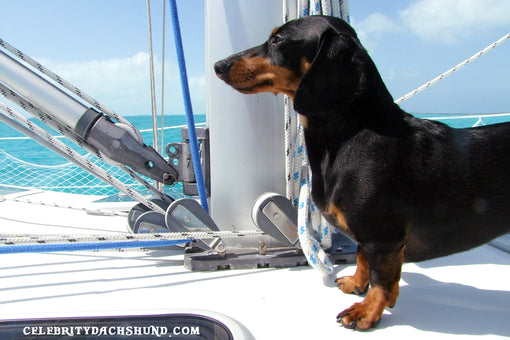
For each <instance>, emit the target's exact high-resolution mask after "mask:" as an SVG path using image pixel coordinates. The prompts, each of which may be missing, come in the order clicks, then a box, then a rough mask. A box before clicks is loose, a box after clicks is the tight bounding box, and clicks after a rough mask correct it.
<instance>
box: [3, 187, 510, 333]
mask: <svg viewBox="0 0 510 340" xmlns="http://www.w3.org/2000/svg"><path fill="white" fill-rule="evenodd" d="M31 196H32V197H31V199H32V200H41V201H43V200H44V201H46V202H60V203H64V204H66V203H67V204H69V203H70V202H72V203H73V205H80V204H81V205H83V206H87V207H90V206H94V204H93V203H91V202H90V197H86V196H76V195H68V194H48V193H44V194H33V195H31ZM7 197H8V196H7ZM125 225H126V218H125V217H122V216H97V215H91V214H87V213H86V212H85V211H80V210H69V209H63V208H56V207H48V206H40V205H34V204H26V203H19V202H13V201H10V200H4V201H0V228H1V229H0V233H1V234H7V233H16V234H26V233H49V234H56V233H73V234H78V233H90V234H97V233H108V232H126V226H125ZM0 258H1V261H0V319H1V320H8V319H27V318H45V317H78V316H106V315H117V316H123V315H135V314H136V315H141V314H163V313H169V312H172V311H173V310H176V309H179V310H183V309H185V310H196V309H203V310H209V311H214V312H217V313H221V314H224V315H227V316H229V317H231V318H233V319H235V320H237V321H238V322H239V323H241V324H242V325H244V326H245V327H246V328H247V329H248V330H249V331H250V332H251V333H252V334H253V336H254V337H255V338H256V339H262V340H272V339H275V340H278V339H341V338H348V339H357V338H363V339H367V338H370V337H372V336H375V337H376V338H377V339H387V338H390V337H392V338H393V337H403V336H405V337H406V338H408V339H417V338H420V339H422V338H423V339H434V340H436V339H443V338H448V339H463V340H464V339H468V338H477V339H478V338H483V339H495V338H506V337H508V336H510V284H509V282H510V279H509V278H510V254H507V253H505V252H502V251H500V250H498V249H496V248H494V247H492V246H489V245H485V246H482V247H479V248H477V249H474V250H471V251H469V252H465V253H461V254H457V255H453V256H450V257H446V258H441V259H436V260H432V261H427V262H422V263H416V264H405V265H404V267H403V273H402V280H401V292H400V297H399V299H398V301H397V305H396V307H395V308H393V309H389V310H387V311H385V315H384V317H383V319H382V321H381V323H380V324H379V325H378V327H377V328H376V329H375V330H374V331H370V332H356V331H352V330H348V329H345V328H343V327H341V326H339V325H338V324H337V323H336V322H335V317H336V315H337V314H338V313H339V312H341V311H342V310H343V309H345V308H347V307H349V306H350V305H351V304H352V303H354V302H358V301H360V300H361V299H362V298H361V297H358V296H351V295H345V294H343V293H341V292H340V291H339V290H338V289H337V288H336V287H334V283H333V281H332V279H331V280H326V281H324V282H323V280H322V279H321V277H320V276H319V274H318V273H317V272H315V271H314V270H313V269H311V268H308V267H298V268H290V269H256V270H226V271H217V272H190V271H188V270H186V269H185V268H184V267H183V266H182V263H183V256H182V252H177V251H170V250H145V251H142V250H136V251H134V250H128V251H123V252H122V251H116V250H112V251H100V252H68V253H63V252H60V253H39V254H29V253H27V254H4V255H0ZM354 269H355V267H354V266H353V265H347V266H346V265H340V266H337V268H336V273H335V275H336V276H343V275H350V274H352V273H353V272H354Z"/></svg>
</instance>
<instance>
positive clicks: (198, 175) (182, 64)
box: [168, 0, 209, 212]
mask: <svg viewBox="0 0 510 340" xmlns="http://www.w3.org/2000/svg"><path fill="white" fill-rule="evenodd" d="M168 1H169V3H170V14H171V17H172V25H173V29H174V40H175V49H176V52H177V61H178V64H179V71H180V74H181V90H182V96H183V99H184V108H185V111H186V122H187V124H188V134H189V142H190V143H189V144H190V149H191V156H192V160H193V170H194V171H195V180H196V182H197V188H198V196H199V198H200V203H201V205H202V207H203V208H204V209H205V211H207V212H209V204H208V202H207V190H206V188H205V181H204V174H203V172H202V166H201V162H200V151H199V149H198V141H197V134H196V131H195V121H194V118H193V107H192V105H191V97H190V91H189V84H188V75H187V73H186V61H185V59H184V47H183V45H182V39H181V28H180V25H179V14H178V12H177V4H176V2H175V0H168Z"/></svg>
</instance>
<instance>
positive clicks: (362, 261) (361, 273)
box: [335, 247, 369, 295]
mask: <svg viewBox="0 0 510 340" xmlns="http://www.w3.org/2000/svg"><path fill="white" fill-rule="evenodd" d="M356 263H357V267H356V272H355V273H354V275H353V276H344V277H341V278H338V279H336V281H335V282H336V285H337V286H338V288H339V289H340V290H341V291H342V292H344V293H346V294H357V295H360V294H363V293H365V292H366V290H367V288H368V279H369V270H368V268H369V267H368V259H367V256H366V254H365V252H364V251H363V250H362V249H361V247H359V248H358V255H357V257H356Z"/></svg>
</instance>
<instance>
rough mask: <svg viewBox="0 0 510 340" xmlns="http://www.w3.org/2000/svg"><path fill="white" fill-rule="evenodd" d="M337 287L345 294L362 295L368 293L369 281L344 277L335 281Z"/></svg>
mask: <svg viewBox="0 0 510 340" xmlns="http://www.w3.org/2000/svg"><path fill="white" fill-rule="evenodd" d="M335 283H336V285H337V287H338V288H339V289H340V290H341V291H342V292H344V293H345V294H356V295H361V294H364V293H365V292H366V291H367V288H368V281H362V280H360V279H359V278H357V277H356V276H344V277H341V278H338V279H336V280H335Z"/></svg>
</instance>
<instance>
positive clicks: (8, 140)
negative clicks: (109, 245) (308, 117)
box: [0, 114, 510, 196]
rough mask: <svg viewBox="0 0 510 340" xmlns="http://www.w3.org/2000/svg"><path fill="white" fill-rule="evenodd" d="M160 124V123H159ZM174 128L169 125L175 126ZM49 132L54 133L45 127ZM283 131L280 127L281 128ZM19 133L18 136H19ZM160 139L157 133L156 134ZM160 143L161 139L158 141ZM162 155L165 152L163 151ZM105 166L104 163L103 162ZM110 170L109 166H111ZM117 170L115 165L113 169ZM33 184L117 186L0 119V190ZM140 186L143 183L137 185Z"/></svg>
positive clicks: (88, 189) (104, 190)
mask: <svg viewBox="0 0 510 340" xmlns="http://www.w3.org/2000/svg"><path fill="white" fill-rule="evenodd" d="M415 116H417V117H420V118H431V119H437V118H439V119H438V120H440V121H442V122H444V123H446V124H448V125H450V126H452V127H456V128H464V127H472V126H474V125H489V124H495V123H500V122H505V121H510V115H508V114H507V115H491V116H484V117H482V118H480V116H477V115H462V114H459V115H451V114H445V115H440V114H439V115H433V116H431V115H419V114H416V115H415ZM125 118H126V119H127V120H129V121H130V122H131V123H133V125H134V126H136V127H137V128H138V129H139V130H140V131H142V137H143V140H144V143H145V144H147V145H152V117H151V116H149V115H140V116H127V117H125ZM194 119H195V123H197V124H199V123H205V122H206V116H205V115H195V117H194ZM33 121H34V122H35V123H36V124H37V125H40V126H41V125H43V124H41V123H40V122H38V120H36V119H34V120H33ZM159 124H160V125H161V123H159ZM185 124H186V118H185V116H184V115H168V116H165V117H164V126H165V127H166V128H165V130H164V145H166V144H168V143H175V142H181V141H182V137H181V128H180V127H179V126H181V125H185ZM176 126H177V128H170V127H176ZM45 129H47V130H48V131H49V132H50V133H51V134H53V135H57V133H56V132H55V131H53V130H51V129H50V128H47V127H45ZM282 133H283V131H282ZM20 137H21V138H20ZM159 140H161V136H160V137H159ZM159 143H161V142H159ZM67 144H68V145H69V146H70V147H72V148H73V149H74V150H76V151H78V152H79V153H80V154H82V155H85V154H86V152H85V150H83V149H81V148H79V147H78V146H76V145H75V144H73V143H71V142H68V143H67ZM164 156H165V157H166V154H164ZM107 167H108V166H107ZM112 171H113V170H112ZM117 171H118V169H117ZM118 176H120V178H119V179H121V180H122V181H123V182H124V183H126V184H129V185H134V186H137V185H139V184H138V183H137V182H135V181H133V179H132V178H130V177H129V176H127V175H126V174H125V173H120V174H118ZM27 187H29V188H36V189H41V190H53V191H61V192H69V193H78V194H94V195H103V196H104V195H106V196H110V195H116V194H118V190H117V189H115V188H112V187H111V186H109V185H107V184H105V183H103V182H101V181H100V180H98V179H96V178H95V177H93V176H92V175H90V174H88V173H87V172H85V171H84V170H82V169H80V168H78V167H76V166H75V165H74V164H71V163H69V161H67V160H66V159H64V158H62V157H61V156H59V155H57V154H55V153H53V152H52V151H50V150H48V149H46V148H45V147H43V146H41V145H40V144H38V143H37V142H35V141H33V140H30V139H26V138H23V135H22V134H20V133H18V132H17V131H16V130H14V129H12V128H11V127H9V126H7V125H5V124H3V123H0V194H2V193H5V192H11V191H12V190H19V189H21V188H27ZM139 189H141V190H143V189H144V188H143V187H139ZM165 190H168V191H169V192H170V193H169V194H171V195H172V196H179V195H181V192H182V186H181V185H180V184H177V185H174V186H173V187H169V188H167V189H165Z"/></svg>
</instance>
